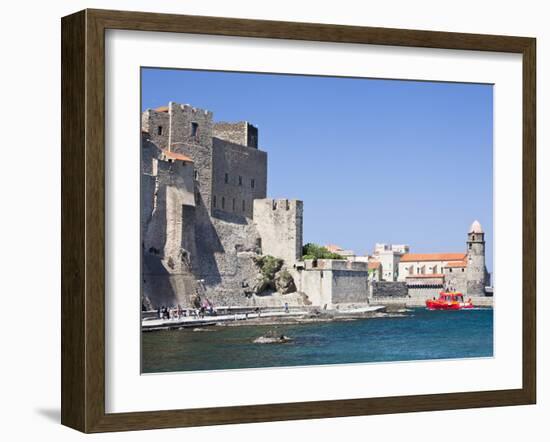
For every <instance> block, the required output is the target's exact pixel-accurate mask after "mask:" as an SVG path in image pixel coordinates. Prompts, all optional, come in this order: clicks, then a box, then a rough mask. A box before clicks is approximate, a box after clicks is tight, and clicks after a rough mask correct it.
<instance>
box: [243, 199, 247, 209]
mask: <svg viewBox="0 0 550 442" xmlns="http://www.w3.org/2000/svg"><path fill="white" fill-rule="evenodd" d="M245 209H246V205H245V202H244V200H243V212H244V211H245Z"/></svg>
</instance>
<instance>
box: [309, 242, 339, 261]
mask: <svg viewBox="0 0 550 442" xmlns="http://www.w3.org/2000/svg"><path fill="white" fill-rule="evenodd" d="M302 259H345V258H344V257H343V256H342V255H339V254H338V253H332V252H331V251H329V250H328V249H327V248H326V247H323V246H320V245H318V244H313V243H310V242H308V243H307V244H306V245H304V247H303V249H302Z"/></svg>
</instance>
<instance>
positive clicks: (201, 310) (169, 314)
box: [157, 302, 216, 320]
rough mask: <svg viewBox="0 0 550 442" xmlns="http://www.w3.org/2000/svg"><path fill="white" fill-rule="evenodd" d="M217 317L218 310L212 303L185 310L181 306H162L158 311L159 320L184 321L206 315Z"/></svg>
mask: <svg viewBox="0 0 550 442" xmlns="http://www.w3.org/2000/svg"><path fill="white" fill-rule="evenodd" d="M207 314H208V315H210V316H212V315H215V314H216V310H215V309H214V305H213V304H212V303H211V302H208V304H207V305H206V304H203V305H201V306H200V307H198V308H183V307H182V306H181V305H180V304H178V305H177V306H171V307H166V306H164V305H163V306H162V307H159V308H158V309H157V316H158V319H175V320H178V319H182V318H185V317H195V318H203V317H204V316H205V315H207Z"/></svg>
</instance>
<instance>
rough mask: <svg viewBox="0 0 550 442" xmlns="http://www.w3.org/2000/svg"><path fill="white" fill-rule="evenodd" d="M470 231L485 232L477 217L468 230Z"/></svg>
mask: <svg viewBox="0 0 550 442" xmlns="http://www.w3.org/2000/svg"><path fill="white" fill-rule="evenodd" d="M468 233H483V229H482V228H481V224H479V221H478V220H477V219H476V220H475V221H474V222H473V223H472V225H471V226H470V230H469V231H468Z"/></svg>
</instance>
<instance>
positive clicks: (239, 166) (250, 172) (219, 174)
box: [212, 138, 267, 218]
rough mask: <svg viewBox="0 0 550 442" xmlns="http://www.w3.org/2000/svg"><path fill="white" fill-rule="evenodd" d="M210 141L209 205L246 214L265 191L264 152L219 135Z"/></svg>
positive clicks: (265, 157)
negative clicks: (211, 198) (211, 200)
mask: <svg viewBox="0 0 550 442" xmlns="http://www.w3.org/2000/svg"><path fill="white" fill-rule="evenodd" d="M212 143H213V145H212V165H213V168H212V195H213V197H214V196H215V202H214V200H213V202H212V207H213V208H215V209H218V210H223V211H225V212H231V213H236V214H239V215H242V216H246V217H248V218H252V216H253V201H254V199H259V198H265V197H266V193H267V154H266V153H265V152H264V151H261V150H258V149H254V148H251V147H246V146H242V145H238V144H234V143H231V142H228V141H224V140H221V139H218V138H214V139H213V142H212Z"/></svg>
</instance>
